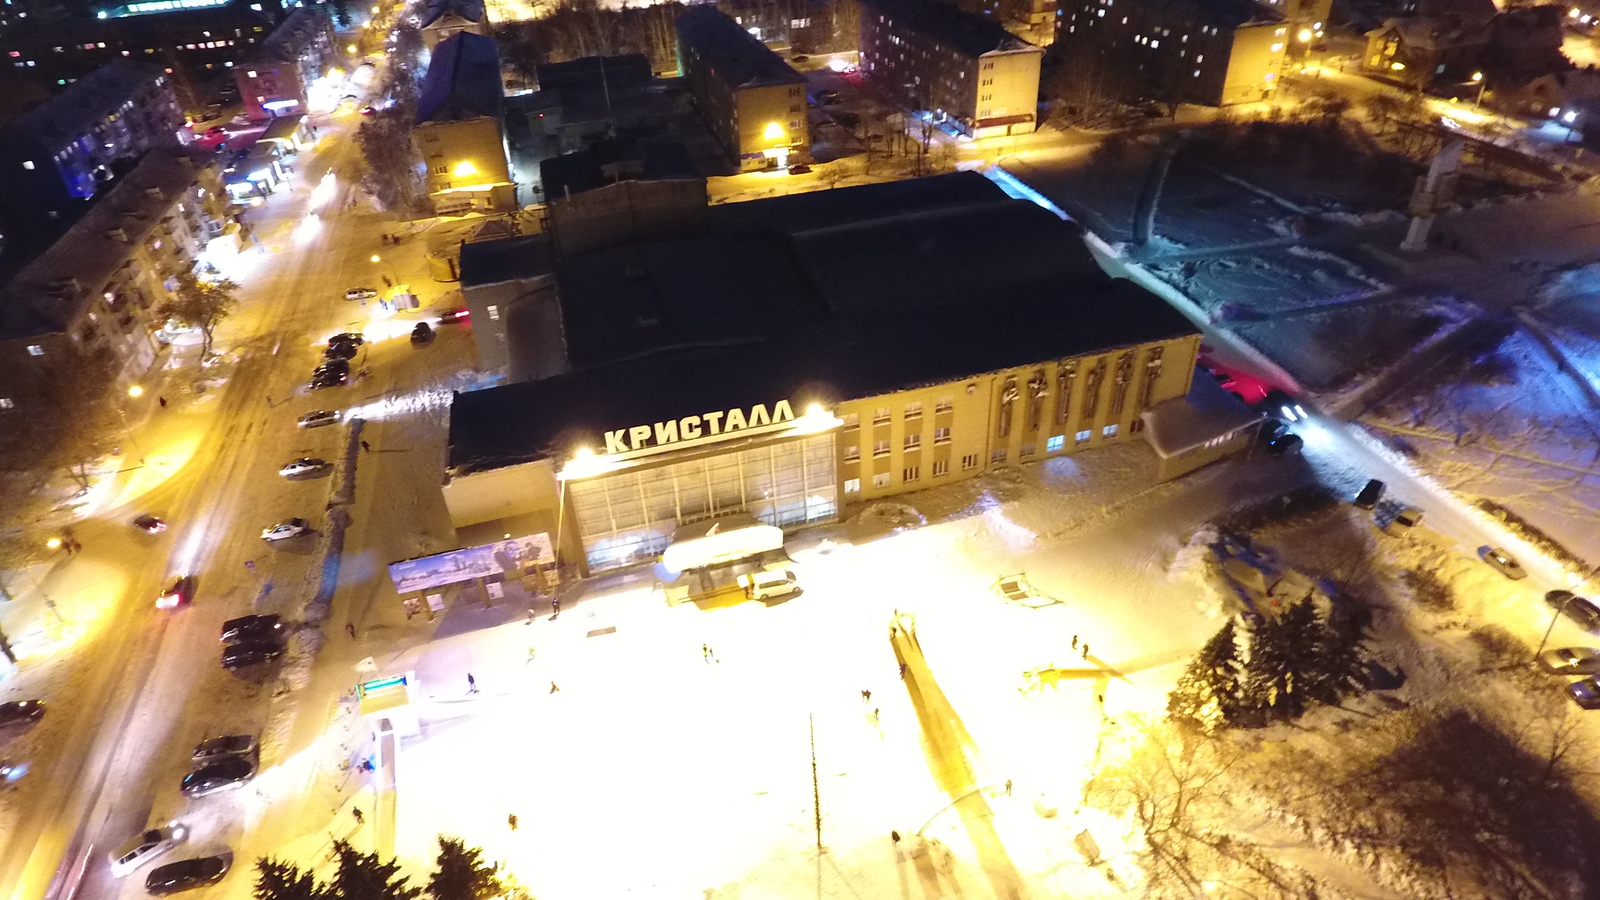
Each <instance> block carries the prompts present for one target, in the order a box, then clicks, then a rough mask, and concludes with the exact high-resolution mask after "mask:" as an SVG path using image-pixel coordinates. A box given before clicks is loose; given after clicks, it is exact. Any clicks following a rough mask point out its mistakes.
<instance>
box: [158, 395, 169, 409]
mask: <svg viewBox="0 0 1600 900" xmlns="http://www.w3.org/2000/svg"><path fill="white" fill-rule="evenodd" d="M156 402H157V403H160V404H161V408H162V409H166V408H167V398H165V397H157V398H156Z"/></svg>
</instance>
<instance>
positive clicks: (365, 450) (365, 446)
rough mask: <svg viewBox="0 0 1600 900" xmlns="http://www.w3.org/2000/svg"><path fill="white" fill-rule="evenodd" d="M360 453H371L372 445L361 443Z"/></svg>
mask: <svg viewBox="0 0 1600 900" xmlns="http://www.w3.org/2000/svg"><path fill="white" fill-rule="evenodd" d="M361 452H363V453H371V452H372V445H371V444H369V443H367V442H366V441H362V442H361Z"/></svg>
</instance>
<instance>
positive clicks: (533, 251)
mask: <svg viewBox="0 0 1600 900" xmlns="http://www.w3.org/2000/svg"><path fill="white" fill-rule="evenodd" d="M551 258H552V257H551V252H550V241H549V239H548V238H547V237H545V236H544V235H542V234H530V235H523V236H521V237H514V238H506V239H504V240H499V241H474V242H470V243H466V244H462V245H461V286H462V287H464V288H469V287H477V286H478V285H484V284H499V283H501V282H504V281H515V280H517V279H520V278H534V277H537V276H539V275H546V274H549V272H550V261H551Z"/></svg>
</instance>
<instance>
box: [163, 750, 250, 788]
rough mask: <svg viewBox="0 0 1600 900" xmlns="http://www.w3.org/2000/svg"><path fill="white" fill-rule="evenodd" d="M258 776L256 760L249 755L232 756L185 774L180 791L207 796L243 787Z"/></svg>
mask: <svg viewBox="0 0 1600 900" xmlns="http://www.w3.org/2000/svg"><path fill="white" fill-rule="evenodd" d="M254 777H256V761H255V759H254V758H252V757H249V756H230V757H228V758H227V759H221V760H217V761H216V762H213V763H206V764H205V765H203V766H201V767H199V768H197V769H195V770H194V771H193V772H190V773H189V774H187V775H185V776H183V783H182V784H181V785H179V786H178V791H179V792H180V793H182V794H183V795H184V796H185V797H190V798H194V797H205V796H209V795H211V794H216V793H221V792H222V791H231V790H236V789H238V788H242V787H244V786H245V785H247V784H249V783H250V779H252V778H254Z"/></svg>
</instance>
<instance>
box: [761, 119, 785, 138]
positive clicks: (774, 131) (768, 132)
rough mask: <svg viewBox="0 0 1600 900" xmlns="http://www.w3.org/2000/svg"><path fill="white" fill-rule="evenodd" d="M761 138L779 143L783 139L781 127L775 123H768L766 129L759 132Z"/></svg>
mask: <svg viewBox="0 0 1600 900" xmlns="http://www.w3.org/2000/svg"><path fill="white" fill-rule="evenodd" d="M761 137H762V138H764V139H766V140H769V141H781V140H783V138H784V131H783V126H782V125H779V124H778V123H777V122H768V123H767V127H766V129H765V130H763V131H762V132H761Z"/></svg>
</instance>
